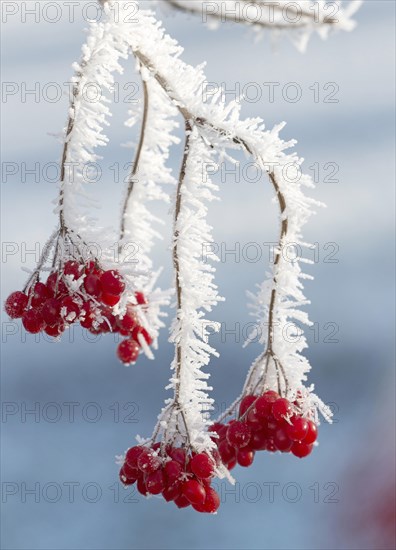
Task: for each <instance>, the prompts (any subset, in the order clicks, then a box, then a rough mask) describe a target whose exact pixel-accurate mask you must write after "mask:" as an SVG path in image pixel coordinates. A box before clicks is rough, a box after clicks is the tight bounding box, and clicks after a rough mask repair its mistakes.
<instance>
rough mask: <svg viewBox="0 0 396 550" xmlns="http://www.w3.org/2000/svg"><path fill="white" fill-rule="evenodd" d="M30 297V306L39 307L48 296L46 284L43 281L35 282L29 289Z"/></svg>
mask: <svg viewBox="0 0 396 550" xmlns="http://www.w3.org/2000/svg"><path fill="white" fill-rule="evenodd" d="M30 295H31V297H32V306H33V307H40V306H42V305H43V303H44V302H45V301H46V300H48V298H50V293H49V291H48V287H47V285H45V284H44V283H40V282H38V283H36V284H35V285H34V288H33V289H32V290H31V291H30Z"/></svg>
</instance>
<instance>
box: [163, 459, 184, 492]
mask: <svg viewBox="0 0 396 550" xmlns="http://www.w3.org/2000/svg"><path fill="white" fill-rule="evenodd" d="M182 471H183V469H182V466H181V464H180V463H179V462H177V461H176V460H170V461H169V462H167V463H166V464H165V467H164V472H165V478H166V481H167V484H168V486H169V485H173V484H174V483H176V481H178V480H179V479H180V476H181V474H182Z"/></svg>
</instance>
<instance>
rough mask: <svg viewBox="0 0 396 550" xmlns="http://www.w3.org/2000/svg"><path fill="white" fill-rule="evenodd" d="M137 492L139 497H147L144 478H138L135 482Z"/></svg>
mask: <svg viewBox="0 0 396 550" xmlns="http://www.w3.org/2000/svg"><path fill="white" fill-rule="evenodd" d="M136 486H137V490H138V491H139V493H140V494H141V495H143V496H144V497H146V496H147V495H148V491H147V487H146V481H145V479H144V477H139V479H138V480H137V484H136Z"/></svg>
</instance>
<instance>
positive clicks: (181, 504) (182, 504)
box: [175, 495, 190, 508]
mask: <svg viewBox="0 0 396 550" xmlns="http://www.w3.org/2000/svg"><path fill="white" fill-rule="evenodd" d="M175 504H176V506H177V507H178V508H187V507H188V506H190V502H189V501H188V500H187V499H186V497H185V496H184V495H180V496H179V497H177V498H175Z"/></svg>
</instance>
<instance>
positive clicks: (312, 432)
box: [304, 420, 318, 445]
mask: <svg viewBox="0 0 396 550" xmlns="http://www.w3.org/2000/svg"><path fill="white" fill-rule="evenodd" d="M307 422H308V431H307V435H306V436H305V437H304V443H306V444H307V445H311V444H312V443H315V441H316V440H317V438H318V427H317V425H316V424H315V422H314V421H313V420H307Z"/></svg>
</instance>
